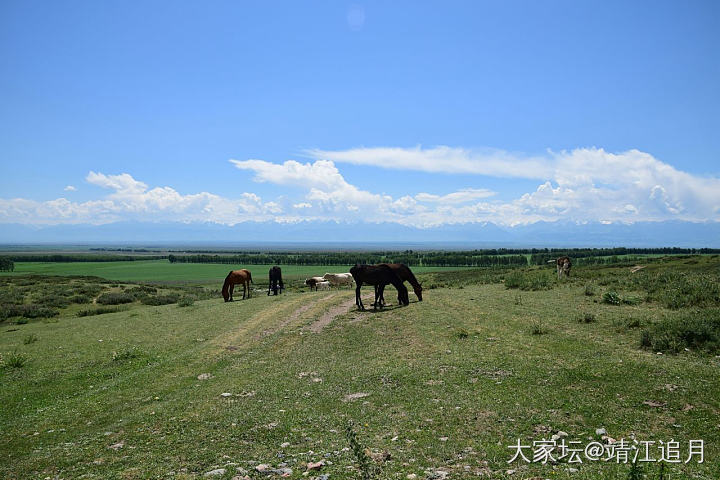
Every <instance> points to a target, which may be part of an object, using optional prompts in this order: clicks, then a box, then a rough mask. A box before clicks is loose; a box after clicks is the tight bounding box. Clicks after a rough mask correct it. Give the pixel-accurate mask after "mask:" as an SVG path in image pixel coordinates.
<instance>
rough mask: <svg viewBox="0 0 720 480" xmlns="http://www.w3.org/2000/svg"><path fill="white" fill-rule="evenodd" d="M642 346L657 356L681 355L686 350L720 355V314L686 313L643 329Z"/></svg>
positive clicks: (706, 311) (719, 312)
mask: <svg viewBox="0 0 720 480" xmlns="http://www.w3.org/2000/svg"><path fill="white" fill-rule="evenodd" d="M640 345H641V346H642V347H645V348H651V349H652V350H653V351H656V352H667V353H678V352H680V351H682V350H684V349H685V348H689V349H691V350H699V351H705V352H708V353H713V354H716V353H718V352H720V310H717V309H714V310H703V311H698V312H687V313H684V314H682V315H678V316H675V317H671V318H666V319H664V320H662V321H660V322H658V323H656V324H655V325H653V326H651V327H649V328H646V329H644V330H643V331H642V332H641V334H640Z"/></svg>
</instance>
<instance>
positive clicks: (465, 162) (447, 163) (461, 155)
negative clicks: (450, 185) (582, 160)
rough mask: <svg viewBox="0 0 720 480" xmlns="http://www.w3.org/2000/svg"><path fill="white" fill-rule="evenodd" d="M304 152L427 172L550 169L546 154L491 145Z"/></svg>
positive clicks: (537, 172) (544, 172)
mask: <svg viewBox="0 0 720 480" xmlns="http://www.w3.org/2000/svg"><path fill="white" fill-rule="evenodd" d="M305 153H306V154H307V155H309V156H310V157H312V158H316V159H327V160H331V161H333V162H337V163H352V164H354V165H367V166H373V167H380V168H389V169H396V170H417V171H421V172H429V173H448V174H457V173H471V174H476V175H489V176H493V177H517V178H530V179H545V178H548V175H550V174H551V172H552V165H551V163H550V162H549V161H548V159H547V158H543V157H522V156H519V155H514V154H512V153H509V152H505V151H502V150H493V149H484V150H478V151H473V150H467V149H464V148H453V147H447V146H438V147H433V148H426V149H423V148H422V147H415V148H396V147H375V148H354V149H350V150H321V149H311V150H306V151H305Z"/></svg>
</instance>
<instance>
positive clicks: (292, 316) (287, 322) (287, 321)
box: [262, 294, 335, 337]
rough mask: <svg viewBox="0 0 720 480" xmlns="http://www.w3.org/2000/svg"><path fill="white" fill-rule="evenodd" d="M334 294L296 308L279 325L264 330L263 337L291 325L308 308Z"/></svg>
mask: <svg viewBox="0 0 720 480" xmlns="http://www.w3.org/2000/svg"><path fill="white" fill-rule="evenodd" d="M334 296H335V295H334V294H333V295H326V296H324V297H323V298H319V299H317V300H315V301H313V302H309V303H306V304H305V305H302V306H301V307H299V308H298V309H296V310H295V311H294V312H293V313H291V314H290V315H289V316H288V317H287V318H286V319H285V320H283V321H282V322H280V323H279V324H278V325H276V326H275V327H274V328H272V329H268V330H264V331H263V332H262V336H263V337H266V336H268V335H272V334H273V333H276V332H279V331H280V330H282V329H283V328H285V327H287V326H288V325H290V324H291V323H292V322H294V321H295V320H297V319H298V318H300V316H301V315H302V314H303V313H305V312H307V311H308V310H310V309H311V308H312V307H314V306H315V305H317V304H318V303H320V302H324V301H325V300H329V299H331V298H332V297H334Z"/></svg>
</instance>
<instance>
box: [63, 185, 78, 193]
mask: <svg viewBox="0 0 720 480" xmlns="http://www.w3.org/2000/svg"><path fill="white" fill-rule="evenodd" d="M63 190H65V191H66V192H74V191H76V190H77V188H75V187H74V186H72V185H68V186H67V187H65V188H63Z"/></svg>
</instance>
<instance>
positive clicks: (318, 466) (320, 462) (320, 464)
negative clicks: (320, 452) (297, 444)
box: [307, 460, 325, 471]
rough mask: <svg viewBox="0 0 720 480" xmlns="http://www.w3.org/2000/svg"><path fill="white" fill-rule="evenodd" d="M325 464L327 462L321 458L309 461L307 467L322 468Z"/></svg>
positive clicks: (309, 468) (310, 468)
mask: <svg viewBox="0 0 720 480" xmlns="http://www.w3.org/2000/svg"><path fill="white" fill-rule="evenodd" d="M324 466H325V462H323V461H322V460H320V461H319V462H308V464H307V469H308V471H310V470H320V469H321V468H322V467H324Z"/></svg>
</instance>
